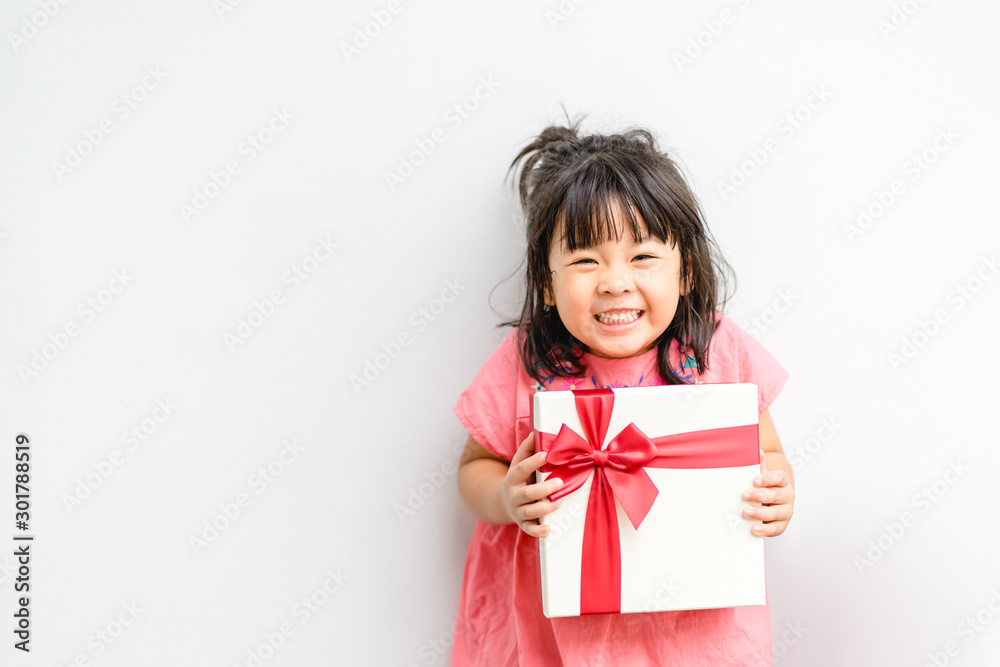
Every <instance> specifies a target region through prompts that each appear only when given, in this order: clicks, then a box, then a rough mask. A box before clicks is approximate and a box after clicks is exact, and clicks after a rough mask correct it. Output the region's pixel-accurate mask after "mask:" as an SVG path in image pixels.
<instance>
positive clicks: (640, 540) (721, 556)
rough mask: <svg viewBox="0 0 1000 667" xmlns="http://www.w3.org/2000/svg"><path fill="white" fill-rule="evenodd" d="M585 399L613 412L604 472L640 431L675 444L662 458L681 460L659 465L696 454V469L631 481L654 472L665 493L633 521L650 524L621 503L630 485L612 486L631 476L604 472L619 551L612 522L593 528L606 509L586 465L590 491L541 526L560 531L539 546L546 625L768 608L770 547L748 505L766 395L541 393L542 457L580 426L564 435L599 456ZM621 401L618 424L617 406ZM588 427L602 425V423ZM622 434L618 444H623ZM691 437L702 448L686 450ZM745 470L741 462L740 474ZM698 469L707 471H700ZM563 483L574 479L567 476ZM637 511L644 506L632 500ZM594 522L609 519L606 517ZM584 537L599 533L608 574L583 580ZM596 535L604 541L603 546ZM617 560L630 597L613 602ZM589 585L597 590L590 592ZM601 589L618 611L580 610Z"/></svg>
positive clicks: (663, 448)
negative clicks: (598, 617)
mask: <svg viewBox="0 0 1000 667" xmlns="http://www.w3.org/2000/svg"><path fill="white" fill-rule="evenodd" d="M586 395H592V396H593V395H600V396H602V397H603V398H602V399H597V400H601V401H602V403H601V405H603V407H601V408H599V409H598V410H597V412H598V413H600V412H601V411H602V410H603V411H604V412H605V415H604V417H603V419H604V423H606V428H607V431H606V434H605V437H604V438H603V442H601V444H600V448H601V450H602V452H604V453H603V454H597V455H596V458H595V461H599V463H598V464H597V465H599V466H610V465H612V464H611V463H605V461H607V460H608V456H607V453H608V452H609V451H612V450H615V451H625V450H627V449H628V447H623V446H622V445H621V443H622V442H624V440H623V438H622V437H619V434H620V433H622V432H623V430H625V431H626V432H629V431H631V429H633V428H637V429H638V431H641V434H642V435H640V436H637V437H641V438H646V437H648V439H651V440H653V441H657V440H659V441H665V442H667V443H668V444H663V442H661V444H659V445H657V447H659V450H658V451H660V452H661V453H663V452H670V453H668V454H663V456H665V457H666V459H665V458H660V459H657V461H658V462H661V463H662V461H664V460H667V459H669V458H670V457H671V456H674V452H682V453H684V455H685V456H687V455H689V454H690V455H691V456H694V458H692V459H689V460H687V462H686V463H685V462H679V463H678V461H679V460H674V459H670V461H671V462H668V463H666V464H665V465H666V466H673V465H678V464H679V465H682V466H686V467H656V466H655V465H654V464H653V463H652V462H651V463H650V464H647V465H642V466H641V467H633V469H632V470H633V472H632V473H629V474H638V475H640V476H641V475H642V474H643V471H644V472H645V474H646V475H648V478H649V480H651V481H652V484H653V485H655V490H654V491H653V493H655V494H656V495H655V500H653V501H651V505H648V513H646V514H645V515H644V516H638V517H636V516H633V517H632V518H630V515H640V514H642V511H643V510H639V511H635V510H632V511H630V512H626V510H625V509H623V507H622V503H621V500H622V497H621V496H622V493H624V492H625V490H626V489H624V487H625V484H623V483H622V482H620V481H618V482H617V484H618V486H615V485H614V484H608V483H606V482H605V481H603V480H606V479H609V478H611V476H612V474H614V475H617V477H614V479H615V480H621V479H623V478H622V474H623V473H621V472H615V471H614V470H610V471H609V468H607V467H604V468H603V470H604V471H608V472H607V473H606V474H607V477H603V478H602V481H601V482H599V483H598V487H599V488H602V489H603V488H605V487H608V486H615V488H614V496H613V497H614V501H613V502H614V508H615V513H616V514H617V532H618V542H619V546H617V547H616V546H615V545H614V544H613V543H612V542H613V541H614V540H613V535H612V536H610V537H608V536H607V535H604V533H608V532H611V533H613V532H614V528H613V526H611V525H610V522H605V523H606V527H605V528H602V529H598V530H594V528H595V524H594V523H593V521H594V518H593V517H592V518H591V521H588V520H587V510H588V503H589V502H598V501H595V500H591V499H590V493H591V487H592V486H593V484H594V479H595V475H597V474H598V473H597V472H596V471H597V468H595V467H593V466H594V464H593V463H589V464H587V465H586V466H584V467H585V468H586V471H585V472H581V473H578V477H579V478H582V477H583V476H584V475H586V481H584V482H583V485H582V486H581V487H580V488H578V489H577V490H575V491H572V492H570V493H568V495H565V496H564V497H563V501H562V505H561V506H560V507H559V508H558V509H556V510H555V511H554V512H552V513H551V514H548V515H547V516H545V517H543V518H542V519H541V522H542V523H544V524H547V525H549V526H550V527H551V532H550V533H549V535H548V536H547V537H544V538H540V539H539V543H540V551H541V577H542V609H543V613H544V614H545V616H547V617H549V618H553V617H559V616H579V615H581V613H607V612H608V611H620V612H648V611H674V610H680V609H712V608H720V607H738V606H748V605H763V604H766V600H765V586H764V549H763V538H761V537H757V536H755V535H753V534H752V533H751V525H752V524H753V521H751V520H750V519H746V518H744V517H743V515H742V510H743V508H744V507H750V506H758V505H759V503H752V502H747V501H744V500H742V498H741V495H742V493H743V491H744V490H746V489H748V488H752V487H753V479H754V477H756V476H757V475H758V474H759V472H760V464H759V460H760V459H759V445H758V438H757V423H758V422H757V417H758V415H757V386H756V385H753V384H698V385H666V386H660V387H631V388H620V389H611V390H585V391H575V392H574V391H540V392H537V393H535V395H534V403H533V423H534V428H535V431H536V448H538V449H539V450H541V449H550V448H551V447H552V446H553V442H554V437H555V436H556V435H557V434H560V432H561V431H565V430H566V429H569V430H570V431H571V433H565V434H563V435H560V437H564V438H570V439H575V441H576V442H577V443H578V446H577V450H579V451H582V450H580V448H581V447H583V448H584V449H586V450H587V451H588V452H589V451H590V450H591V449H594V446H593V444H592V443H590V442H589V441H588V442H587V443H586V446H585V447H584V445H582V444H580V443H582V442H583V441H584V440H588V439H587V437H586V436H587V433H588V431H587V430H585V428H584V426H583V425H582V423H581V418H580V412H579V410H580V409H579V408H578V403H579V400H583V399H581V398H580V397H582V396H586ZM609 395H610V396H611V397H610V399H609V398H608V397H609ZM591 400H593V399H591ZM611 403H613V406H611V407H612V409H611V410H610V417H609V416H608V415H607V409H608V406H609V405H611ZM587 421H588V423H596V422H594V420H593V419H592V418H591V417H588V419H587ZM598 421H599V420H598ZM733 427H742V428H733ZM591 428H592V429H593V428H595V427H593V426H592V427H591ZM596 428H597V429H598V430H597V431H593V432H594V433H597V432H599V430H600V426H597V427H596ZM719 429H724V430H719ZM709 431H711V433H708V432H709ZM733 433H739V434H740V437H738V438H737V437H735V436H732V437H730V434H733ZM677 434H683V435H681V436H680V438H682V439H683V440H682V441H680V442H679V443H677V442H675V439H672V438H664V437H663V436H673V435H677ZM623 436H624V434H623ZM616 437H617V438H618V440H617V441H616V443H614V444H613V443H612V441H615V440H616ZM691 438H693V442H684V440H688V439H691ZM705 438H713V439H714V440H712V439H710V440H706V439H705ZM595 439H596V436H595ZM562 442H563V443H566V442H567V440H566V439H564V440H562ZM609 445H611V446H610V447H609ZM616 448H617V450H616ZM672 448H673V449H672ZM563 451H567V450H565V449H564V450H563ZM720 452H722V453H720ZM736 452H738V456H736V454H735V453H736ZM554 454H555V453H554V452H553V451H550V454H549V460H548V461H547V463H546V466H545V468H551V466H552V465H553V464H552V457H553V456H554ZM704 457H708V458H709V459H710V460H711V464H710V465H712V466H715V465H720V466H721V467H700V466H702V465H703V464H704V462H703V461H701V458H704ZM584 458H586V456H584ZM579 461H580V459H577V462H579ZM734 461H736V462H737V463H738V465H731V464H732V463H733V462H734ZM751 462H752V463H751ZM692 464H694V465H698V466H699V467H691V465H692ZM619 467H620V466H619ZM551 474H554V473H553V472H552V471H551V470H550V471H549V472H542V471H539V472H538V473H537V479H538V480H539V481H541V480H544V479H546V478H548V477H549V476H550V475H551ZM560 476H562V477H563V478H564V479H566V477H567V476H566V474H561V475H560ZM630 479H631V478H630ZM566 481H567V482H568V481H569V480H568V479H567V480H566ZM643 484H646V482H643ZM565 486H567V487H568V486H570V485H569V484H566V485H565ZM619 488H622V489H623V491H622V493H619ZM608 493H610V492H608ZM598 495H600V494H598ZM604 497H606V498H607V499H608V500H607V501H606V502H608V503H610V502H611V501H610V498H611V496H610V495H606V496H604ZM628 505H629V507H635V504H634V502H632V501H630V502H629V503H628ZM609 506H610V505H607V504H606V505H604V507H609ZM593 514H594V516H600V512H599V511H594V512H593ZM636 518H638V519H639V521H638V523H639V525H638V527H637V528H636V527H634V525H633V524H634V523H636V521H635V519H636ZM585 529H586V530H594V533H593V534H592V535H591V536H589V537H588V544H589V545H591V547H590V548H589V549H588V553H595V552H594V550H593V549H594V546H593V545H595V544H596V545H597V547H598V548H599V549H600V548H603V549H605V550H606V552H607V553H610V554H611V557H610V560H604V559H601V560H598V561H592V562H599V563H601V565H600V566H595V567H594V568H593V569H594V571H588V572H587V573H586V575H585V576H584V572H583V567H584V565H583V562H584V559H585V558H584V553H583V552H584V541H585V540H584V536H585ZM594 535H596V536H598V538H597V539H598V542H596V543H595V537H594ZM601 537H603V539H600V538H601ZM601 545H603V547H602V546H601ZM615 558H620V594H618V593H615V594H614V595H610V593H611V592H613V591H612V587H615V586H617V585H618V582H617V579H616V576H617V575H616V573H615V572H614V567H612V565H613V564H614V563H613V561H614V559H615ZM608 563H610V564H611V565H609V564H608ZM584 588H587V591H586V592H585V591H584V590H583V589H584ZM595 588H596V590H603V591H604V597H605V599H607V598H609V597H614V598H615V599H614V600H613V603H614V604H617V605H618V606H619V608H618V609H605V608H601V607H595V605H594V603H593V602H590V603H588V602H586V601H585V602H584V604H583V605H581V595H583V596H584V599H585V600H587V599H590V600H593V599H594V598H593V595H594V594H593V593H592V591H593V590H595ZM598 597H600V595H598ZM602 604H603V603H602Z"/></svg>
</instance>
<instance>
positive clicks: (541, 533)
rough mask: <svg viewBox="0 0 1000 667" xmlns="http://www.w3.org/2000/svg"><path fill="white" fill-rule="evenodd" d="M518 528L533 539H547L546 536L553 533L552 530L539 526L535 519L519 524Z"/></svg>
mask: <svg viewBox="0 0 1000 667" xmlns="http://www.w3.org/2000/svg"><path fill="white" fill-rule="evenodd" d="M518 526H520V528H521V530H523V531H524V532H526V533H527V534H528V535H531V536H532V537H545V536H546V535H548V534H549V533H551V532H552V529H551V528H549V527H548V526H543V525H541V524H539V523H538V522H537V521H535V520H534V519H529V520H527V521H521V522H520V523H518Z"/></svg>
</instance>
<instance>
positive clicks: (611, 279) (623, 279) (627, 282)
mask: <svg viewBox="0 0 1000 667" xmlns="http://www.w3.org/2000/svg"><path fill="white" fill-rule="evenodd" d="M597 289H598V291H599V292H601V293H606V294H615V295H617V294H624V293H625V292H631V291H632V290H634V289H635V277H634V276H633V275H632V269H631V268H630V267H628V266H625V265H621V264H614V265H609V266H607V267H605V269H604V270H603V272H602V273H601V279H600V281H599V282H598V285H597Z"/></svg>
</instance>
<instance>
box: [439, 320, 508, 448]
mask: <svg viewBox="0 0 1000 667" xmlns="http://www.w3.org/2000/svg"><path fill="white" fill-rule="evenodd" d="M520 368H521V360H520V358H519V356H518V351H517V329H512V330H511V331H510V333H508V334H507V337H506V338H504V339H503V341H502V342H501V343H500V345H498V346H497V349H496V350H494V351H493V354H491V355H490V357H489V358H488V359H487V360H486V363H484V364H483V366H482V368H480V369H479V373H478V374H477V375H476V376H475V377H474V378H473V379H472V382H471V383H470V384H469V386H468V387H467V388H466V389H465V391H463V392H462V395H461V396H459V398H458V402H457V403H455V406H454V410H455V414H456V415H457V416H458V419H459V420H460V421H461V422H462V424H463V425H464V426H465V428H466V430H467V431H468V432H469V435H471V436H472V437H473V438H475V439H476V442H478V443H479V444H481V445H482V446H483V447H485V448H486V449H488V450H489V451H490V452H491V453H492V454H494V455H495V456H498V457H500V458H502V459H504V460H505V461H510V460H511V459H512V458H514V453H515V452H516V451H517V446H518V444H519V443H518V442H517V441H516V440H517V438H516V433H515V428H516V422H517V419H516V417H517V414H516V410H517V406H516V400H517V382H518V372H519V370H520Z"/></svg>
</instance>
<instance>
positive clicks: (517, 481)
mask: <svg viewBox="0 0 1000 667" xmlns="http://www.w3.org/2000/svg"><path fill="white" fill-rule="evenodd" d="M534 448H535V434H534V432H532V433H529V434H528V437H527V438H525V439H524V442H522V443H521V446H520V447H519V448H518V450H517V453H516V454H514V459H513V460H512V461H511V462H510V464H509V465H508V464H507V462H506V461H503V460H501V459H499V458H497V457H496V456H494V455H493V454H491V453H490V452H489V451H487V450H486V449H485V448H484V447H483V446H482V445H480V444H479V443H478V442H476V440H475V439H474V438H473V437H472V436H471V435H470V436H469V440H468V442H466V443H465V450H464V451H463V452H462V458H461V461H460V462H459V464H458V494H459V496H461V498H462V502H463V503H465V506H466V507H468V508H469V511H470V512H472V514H473V516H475V517H476V518H477V519H479V520H480V521H483V522H485V523H489V524H493V525H494V526H503V525H506V524H509V523H516V524H518V525H519V526H520V528H521V530H523V531H524V532H526V533H527V534H528V535H531V536H533V537H545V536H546V535H547V534H548V533H549V528H548V526H541V525H539V524H538V518H539V517H542V516H545V515H546V514H548V513H549V512H551V511H552V510H554V509H555V508H557V507H559V505H560V504H561V503H562V501H561V500H557V501H555V502H553V501H551V500H546V499H545V498H547V497H548V495H549V494H551V493H552V492H554V491H555V490H556V489H558V488H559V487H560V486H562V480H561V479H553V480H546V481H545V482H541V483H532V484H529V483H528V481H529V480H530V479H532V478H533V477H534V474H535V471H536V470H538V468H540V467H541V466H542V464H543V463H545V452H538V453H537V454H532V453H531V452H532V451H534Z"/></svg>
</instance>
